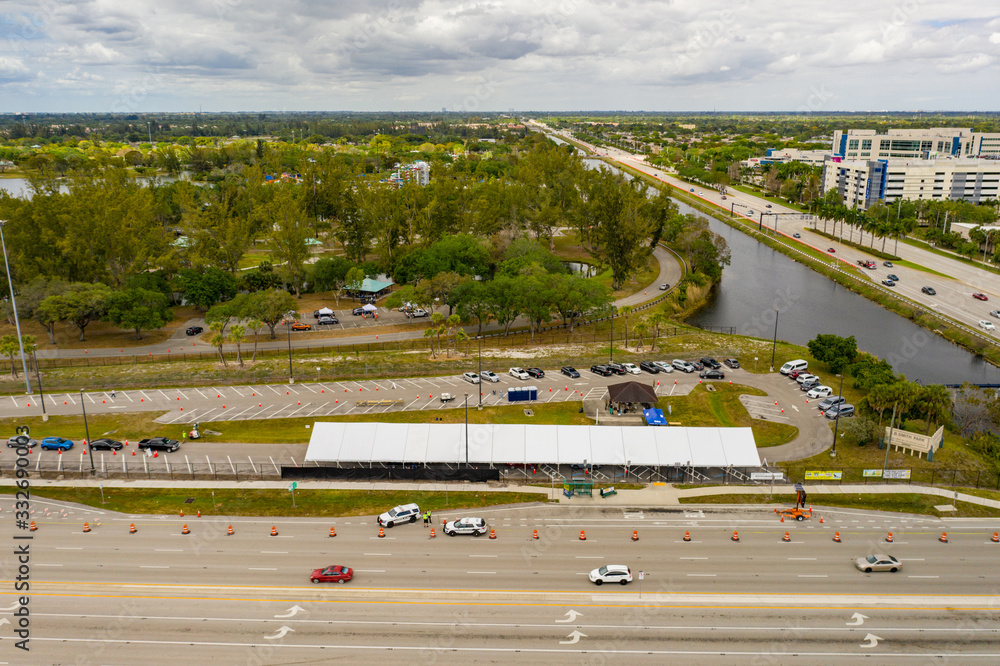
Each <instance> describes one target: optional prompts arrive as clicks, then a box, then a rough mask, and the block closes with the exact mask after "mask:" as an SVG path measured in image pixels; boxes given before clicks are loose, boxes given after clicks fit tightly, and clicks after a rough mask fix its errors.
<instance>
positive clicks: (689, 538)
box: [684, 532, 691, 541]
mask: <svg viewBox="0 0 1000 666" xmlns="http://www.w3.org/2000/svg"><path fill="white" fill-rule="evenodd" d="M684 540H685V541H690V540H691V533H690V532H685V533H684Z"/></svg>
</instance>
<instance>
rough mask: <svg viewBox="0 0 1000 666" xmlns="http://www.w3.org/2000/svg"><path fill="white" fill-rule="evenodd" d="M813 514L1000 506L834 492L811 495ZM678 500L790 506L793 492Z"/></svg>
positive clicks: (983, 513)
mask: <svg viewBox="0 0 1000 666" xmlns="http://www.w3.org/2000/svg"><path fill="white" fill-rule="evenodd" d="M811 499H812V501H813V515H814V517H813V518H812V520H815V521H819V517H818V516H817V515H816V509H815V507H817V506H837V507H843V508H848V509H863V510H866V511H892V512H897V513H915V514H919V515H925V516H938V517H942V516H952V517H960V518H989V517H993V516H1000V510H997V509H993V508H991V507H988V506H980V505H979V504H969V503H967V502H955V503H954V505H955V508H956V509H958V510H957V511H945V512H940V511H938V510H937V509H935V508H934V505H935V504H949V503H951V502H949V501H948V500H946V499H945V498H943V497H938V496H937V495H922V494H919V493H898V494H895V493H894V494H870V495H854V494H850V495H848V494H843V495H840V494H834V495H825V494H824V495H818V494H813V495H812V498H811ZM680 502H681V504H772V505H774V504H777V505H782V504H783V505H787V506H792V505H793V504H794V503H795V495H793V494H782V495H741V494H732V495H706V496H705V497H682V498H680Z"/></svg>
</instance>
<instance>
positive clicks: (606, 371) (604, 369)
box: [590, 365, 611, 377]
mask: <svg viewBox="0 0 1000 666" xmlns="http://www.w3.org/2000/svg"><path fill="white" fill-rule="evenodd" d="M590 371H591V372H593V373H594V374H595V375H600V376H601V377H608V376H610V375H611V369H610V368H608V366H606V365H592V366H590Z"/></svg>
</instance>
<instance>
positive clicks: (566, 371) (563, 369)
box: [559, 365, 580, 379]
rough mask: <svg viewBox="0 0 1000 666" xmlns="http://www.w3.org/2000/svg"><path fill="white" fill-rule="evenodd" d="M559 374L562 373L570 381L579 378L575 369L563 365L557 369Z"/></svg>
mask: <svg viewBox="0 0 1000 666" xmlns="http://www.w3.org/2000/svg"><path fill="white" fill-rule="evenodd" d="M559 372H561V373H563V374H564V375H566V376H567V377H569V378H570V379H579V378H580V373H579V372H577V370H576V368H574V367H573V366H571V365H564V366H563V367H561V368H559Z"/></svg>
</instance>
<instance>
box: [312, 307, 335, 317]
mask: <svg viewBox="0 0 1000 666" xmlns="http://www.w3.org/2000/svg"><path fill="white" fill-rule="evenodd" d="M316 313H317V314H321V315H325V314H329V315H332V314H333V310H331V309H330V308H320V309H319V310H317V311H316Z"/></svg>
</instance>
